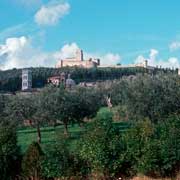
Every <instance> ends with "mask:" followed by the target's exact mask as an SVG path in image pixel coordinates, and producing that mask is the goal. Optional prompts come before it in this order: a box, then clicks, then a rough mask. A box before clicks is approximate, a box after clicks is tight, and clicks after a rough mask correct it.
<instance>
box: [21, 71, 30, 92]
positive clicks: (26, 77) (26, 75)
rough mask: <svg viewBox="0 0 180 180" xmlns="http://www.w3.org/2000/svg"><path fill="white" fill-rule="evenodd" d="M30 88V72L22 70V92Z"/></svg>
mask: <svg viewBox="0 0 180 180" xmlns="http://www.w3.org/2000/svg"><path fill="white" fill-rule="evenodd" d="M31 88H32V72H31V70H29V69H23V70H22V91H25V90H30V89H31Z"/></svg>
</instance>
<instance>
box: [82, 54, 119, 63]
mask: <svg viewBox="0 0 180 180" xmlns="http://www.w3.org/2000/svg"><path fill="white" fill-rule="evenodd" d="M84 55H85V58H87V59H89V58H98V59H100V63H101V65H116V64H118V63H120V61H121V57H120V55H119V54H114V53H111V52H109V53H106V54H102V53H87V52H85V53H84Z"/></svg>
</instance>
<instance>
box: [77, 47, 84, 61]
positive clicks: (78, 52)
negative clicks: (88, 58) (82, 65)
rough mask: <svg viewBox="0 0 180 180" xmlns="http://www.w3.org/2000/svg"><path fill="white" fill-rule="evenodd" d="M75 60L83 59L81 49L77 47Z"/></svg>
mask: <svg viewBox="0 0 180 180" xmlns="http://www.w3.org/2000/svg"><path fill="white" fill-rule="evenodd" d="M76 60H77V61H83V50H81V49H78V50H77V51H76Z"/></svg>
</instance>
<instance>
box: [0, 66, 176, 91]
mask: <svg viewBox="0 0 180 180" xmlns="http://www.w3.org/2000/svg"><path fill="white" fill-rule="evenodd" d="M30 69H31V70H32V78H33V79H32V85H33V88H40V87H44V85H45V84H47V78H48V77H51V76H56V75H60V74H61V73H62V72H65V73H66V75H67V74H71V77H72V78H73V79H74V80H75V81H76V83H79V82H84V81H86V82H89V81H90V82H92V81H93V82H94V81H104V80H113V79H119V78H121V77H122V76H129V75H136V74H138V73H142V74H143V73H145V72H146V70H145V69H143V68H122V69H121V68H120V69H118V68H92V69H84V68H78V67H74V68H68V67H66V68H59V69H56V68H43V67H40V68H30ZM158 71H160V70H154V71H153V73H157V72H158ZM161 71H164V72H171V70H169V69H162V70H161ZM172 72H173V71H172ZM21 73H22V70H21V69H12V70H7V71H0V91H10V92H15V91H17V90H21ZM149 73H150V74H151V73H152V72H151V71H150V72H149Z"/></svg>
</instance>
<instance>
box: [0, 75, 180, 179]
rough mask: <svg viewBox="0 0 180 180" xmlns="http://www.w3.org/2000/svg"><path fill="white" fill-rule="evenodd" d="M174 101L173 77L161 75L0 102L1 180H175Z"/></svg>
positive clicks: (176, 81)
mask: <svg viewBox="0 0 180 180" xmlns="http://www.w3.org/2000/svg"><path fill="white" fill-rule="evenodd" d="M179 97H180V78H179V76H177V75H174V74H163V73H160V74H156V75H153V74H151V75H150V74H143V75H142V74H141V75H140V74H138V75H136V76H131V77H122V78H121V79H119V80H114V81H109V80H108V81H104V82H102V83H101V84H100V85H99V86H96V87H93V88H87V87H83V88H80V87H74V88H72V89H65V88H64V87H54V86H47V87H45V88H43V89H42V90H41V91H40V92H38V93H32V94H26V95H24V94H19V95H12V96H3V95H2V96H0V158H1V161H0V171H1V173H0V179H9V180H11V179H14V177H15V176H19V177H23V178H24V179H28V178H32V179H33V178H34V179H35V180H38V179H42V180H43V179H44V180H45V179H58V178H60V179H78V180H81V179H82V180H83V179H93V180H94V179H95V180H99V179H108V180H109V179H118V178H120V177H121V178H127V177H132V176H135V175H137V174H139V173H140V174H143V175H146V176H150V177H152V178H153V177H160V178H163V177H170V178H174V179H175V177H176V175H177V174H178V173H179V172H180V111H179V110H180V98H179ZM107 100H108V101H111V102H110V103H112V105H113V107H111V108H110V107H107V106H108V103H107ZM25 120H26V121H28V122H29V124H27V123H25ZM25 125H26V127H25ZM14 163H16V164H17V165H18V166H16V167H17V168H13V171H12V170H11V168H12V165H13V164H14ZM4 164H5V165H4Z"/></svg>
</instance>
